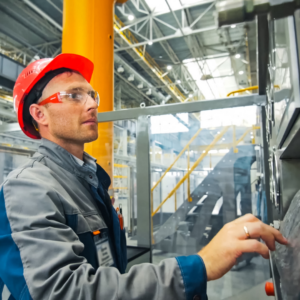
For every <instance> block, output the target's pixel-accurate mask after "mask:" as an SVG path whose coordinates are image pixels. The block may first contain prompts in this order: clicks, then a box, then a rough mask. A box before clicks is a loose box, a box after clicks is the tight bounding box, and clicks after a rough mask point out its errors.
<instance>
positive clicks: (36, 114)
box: [29, 104, 48, 126]
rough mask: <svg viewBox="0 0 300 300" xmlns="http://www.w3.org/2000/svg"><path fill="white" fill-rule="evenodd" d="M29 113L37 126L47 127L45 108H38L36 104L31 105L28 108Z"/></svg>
mask: <svg viewBox="0 0 300 300" xmlns="http://www.w3.org/2000/svg"><path fill="white" fill-rule="evenodd" d="M29 112H30V114H31V116H32V118H33V119H34V120H35V121H36V123H37V124H39V125H44V126H46V125H48V118H47V114H46V113H45V112H46V110H45V107H43V106H39V105H38V104H31V105H30V107H29Z"/></svg>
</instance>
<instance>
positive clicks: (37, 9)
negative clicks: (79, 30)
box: [23, 0, 62, 31]
mask: <svg viewBox="0 0 300 300" xmlns="http://www.w3.org/2000/svg"><path fill="white" fill-rule="evenodd" d="M23 1H24V3H26V4H27V5H28V6H29V7H31V8H32V9H33V10H34V11H36V12H37V13H38V14H40V15H41V16H42V17H43V18H45V19H46V20H47V21H48V22H49V23H51V24H52V25H54V26H55V27H56V28H57V29H59V30H60V31H62V26H61V25H60V24H58V23H57V22H56V21H54V20H53V19H52V18H51V17H50V16H48V15H47V14H46V13H44V12H43V11H42V10H41V9H40V8H38V7H37V6H36V5H35V4H33V3H32V2H31V1H29V0H23Z"/></svg>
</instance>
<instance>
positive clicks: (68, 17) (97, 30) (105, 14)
mask: <svg viewBox="0 0 300 300" xmlns="http://www.w3.org/2000/svg"><path fill="white" fill-rule="evenodd" d="M126 1H127V0H118V1H117V2H119V3H125V2H126ZM115 2H116V0H105V1H103V0H64V8H63V35H62V52H63V53H75V54H80V55H83V56H85V57H87V58H89V59H90V60H91V61H93V63H94V64H95V69H94V74H93V77H92V80H91V85H92V86H93V87H94V89H95V90H97V91H98V92H99V95H100V106H99V109H98V112H105V111H112V110H113V103H114V79H113V75H114V57H113V55H114V30H113V22H114V4H115ZM98 130H99V138H98V140H97V141H95V142H92V143H89V144H86V147H85V151H87V152H88V153H89V154H90V155H92V156H93V157H95V158H96V159H97V162H98V164H100V165H101V166H102V167H103V168H104V169H105V171H106V172H107V173H108V174H109V176H110V178H111V180H112V181H113V124H112V123H102V124H101V123H100V124H99V125H98Z"/></svg>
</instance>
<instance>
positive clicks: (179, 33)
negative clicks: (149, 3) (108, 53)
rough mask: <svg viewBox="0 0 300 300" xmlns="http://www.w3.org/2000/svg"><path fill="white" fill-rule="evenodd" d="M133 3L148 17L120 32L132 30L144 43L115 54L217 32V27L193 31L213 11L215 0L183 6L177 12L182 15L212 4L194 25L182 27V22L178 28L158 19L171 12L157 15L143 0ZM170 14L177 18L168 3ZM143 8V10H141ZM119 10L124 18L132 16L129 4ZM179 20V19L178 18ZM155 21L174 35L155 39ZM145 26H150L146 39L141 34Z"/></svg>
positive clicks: (125, 48) (134, 0) (178, 23)
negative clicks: (150, 43)
mask: <svg viewBox="0 0 300 300" xmlns="http://www.w3.org/2000/svg"><path fill="white" fill-rule="evenodd" d="M131 3H132V4H133V5H134V6H135V8H136V9H137V10H138V11H139V12H141V13H143V14H145V15H146V16H144V17H141V18H139V19H136V20H134V21H132V22H128V23H127V24H125V26H124V27H122V28H121V29H120V30H119V31H120V32H122V31H124V30H126V29H130V30H131V31H132V32H133V33H135V34H137V35H138V36H140V37H141V38H142V39H144V41H143V42H140V43H136V44H133V45H130V46H127V47H121V48H118V49H116V50H115V52H119V51H123V50H128V49H131V48H135V47H138V46H143V45H147V44H149V42H152V43H156V42H161V41H166V40H170V39H174V38H178V37H184V36H188V35H193V34H197V33H200V32H203V31H209V30H215V29H217V25H215V26H208V27H204V28H198V29H193V27H194V26H195V25H196V24H197V23H198V22H199V21H200V20H201V19H202V18H203V16H204V15H205V14H206V13H207V12H208V11H210V10H211V8H212V7H214V4H215V1H214V0H206V1H203V2H202V3H197V4H194V5H186V6H184V5H182V7H181V8H180V9H179V10H176V12H180V13H181V15H182V12H184V10H185V9H187V8H191V7H196V6H198V7H199V6H203V5H207V4H210V5H209V7H208V8H206V9H205V11H204V12H203V13H202V14H201V15H200V16H199V17H198V18H197V19H196V20H194V21H193V23H192V24H191V25H189V26H186V27H185V26H182V25H184V24H182V25H181V24H180V22H177V25H178V26H177V27H174V26H172V25H170V24H168V23H166V22H164V21H162V20H161V19H160V18H158V16H160V15H163V14H166V13H169V12H164V13H156V12H155V11H150V12H149V11H148V8H147V7H146V4H145V3H143V1H141V0H131ZM166 3H167V5H168V7H169V10H170V12H171V13H172V14H173V16H175V17H176V15H175V14H174V12H173V10H172V8H171V6H170V5H169V2H168V1H166ZM141 6H142V8H141ZM118 10H119V11H120V12H121V13H122V14H123V15H124V16H128V15H129V14H131V10H130V8H129V7H128V5H127V4H124V5H123V6H121V7H118ZM176 19H177V17H176ZM154 21H156V22H159V23H160V24H161V25H164V26H166V27H168V28H169V29H171V30H173V33H172V34H169V35H166V36H163V37H159V38H153V36H154V33H155V30H154V26H153V23H154ZM145 26H149V37H145V36H143V35H141V34H140V33H139V32H140V30H141V29H142V28H144V27H145Z"/></svg>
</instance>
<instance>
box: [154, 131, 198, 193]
mask: <svg viewBox="0 0 300 300" xmlns="http://www.w3.org/2000/svg"><path fill="white" fill-rule="evenodd" d="M201 131H202V128H200V129H199V130H198V131H197V132H196V133H195V134H194V136H193V137H192V138H191V139H190V140H189V142H188V143H187V144H186V145H185V147H184V148H183V149H182V150H181V152H180V153H179V154H178V156H177V157H176V158H175V160H174V162H173V163H172V164H171V165H170V166H169V168H168V169H167V170H166V171H165V173H164V174H163V175H162V176H161V177H160V178H159V180H158V181H157V182H156V184H155V185H154V186H153V188H152V189H151V192H153V191H154V189H155V188H156V187H157V186H158V185H159V183H160V182H161V181H162V180H163V178H164V177H165V176H166V174H167V173H168V172H169V171H170V170H171V169H172V168H173V166H174V165H175V164H176V162H177V161H178V159H179V158H180V157H181V156H182V154H183V153H184V152H185V151H186V149H188V147H189V146H190V144H191V143H192V142H193V141H194V140H195V138H196V137H197V136H198V135H199V133H200V132H201Z"/></svg>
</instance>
